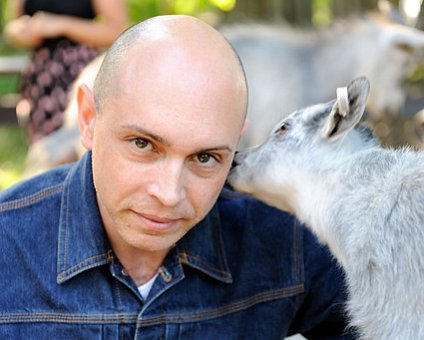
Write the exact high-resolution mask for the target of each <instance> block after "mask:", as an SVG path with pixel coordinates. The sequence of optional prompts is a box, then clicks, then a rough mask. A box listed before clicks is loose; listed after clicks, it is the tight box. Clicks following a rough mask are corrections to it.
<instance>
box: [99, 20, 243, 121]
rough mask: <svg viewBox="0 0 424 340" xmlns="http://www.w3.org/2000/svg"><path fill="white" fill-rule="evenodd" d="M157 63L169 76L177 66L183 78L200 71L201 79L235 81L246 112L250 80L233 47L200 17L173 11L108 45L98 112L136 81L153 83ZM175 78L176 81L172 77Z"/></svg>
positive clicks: (100, 74) (138, 25) (102, 71)
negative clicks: (152, 72)
mask: <svg viewBox="0 0 424 340" xmlns="http://www.w3.org/2000/svg"><path fill="white" fill-rule="evenodd" d="M155 67H157V68H158V69H163V72H162V73H164V76H166V72H167V71H168V73H169V74H170V73H173V72H172V68H174V69H176V71H179V72H180V73H181V75H182V77H183V78H184V74H187V75H189V74H190V75H191V74H194V73H197V74H198V77H203V78H210V80H211V81H217V82H219V79H221V80H223V78H226V79H225V80H226V81H227V82H228V81H229V80H230V79H231V81H232V83H233V86H234V87H235V88H236V89H237V88H238V90H239V94H240V96H241V98H240V100H241V101H242V102H244V112H245V111H246V105H247V83H246V78H245V74H244V71H243V67H242V64H241V62H240V59H239V57H238V55H237V53H236V52H235V50H234V49H233V48H232V46H231V45H230V44H229V43H228V42H227V41H226V39H225V38H224V37H223V36H222V35H221V34H220V33H219V32H218V31H216V30H215V29H214V28H212V27H211V26H209V25H207V24H206V23H204V22H203V21H201V20H199V19H197V18H195V17H191V16H183V15H170V16H158V17H153V18H151V19H148V20H146V21H143V22H141V23H139V24H137V25H134V26H132V27H130V28H129V29H128V30H126V31H125V32H124V33H122V34H121V36H120V37H119V38H118V39H117V40H116V41H115V43H114V44H113V45H112V46H111V47H110V48H109V50H108V52H107V54H106V56H105V59H104V61H103V64H102V66H101V68H100V70H99V73H98V75H97V78H96V80H95V83H94V91H93V92H94V96H95V101H96V108H97V111H98V113H100V112H102V110H103V108H104V106H105V105H106V103H107V101H108V99H109V98H114V97H116V96H119V95H120V94H121V93H122V92H125V90H126V89H127V90H131V89H133V87H132V85H133V84H134V83H135V82H137V81H149V76H148V74H149V73H150V70H152V69H154V68H155ZM184 72H186V73H184ZM157 74H158V72H156V73H155V75H156V77H157ZM144 76H146V78H145V79H144ZM215 78H216V79H215ZM182 80H184V79H182ZM170 81H173V80H172V77H171V75H170ZM223 81H224V80H223ZM217 86H219V84H217ZM236 92H237V91H236ZM134 95H136V93H134Z"/></svg>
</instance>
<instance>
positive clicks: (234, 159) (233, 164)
mask: <svg viewBox="0 0 424 340" xmlns="http://www.w3.org/2000/svg"><path fill="white" fill-rule="evenodd" d="M237 154H238V151H236V153H235V154H234V158H233V162H232V163H231V169H233V168H235V167H236V166H237V165H239V163H237V161H236V156H237Z"/></svg>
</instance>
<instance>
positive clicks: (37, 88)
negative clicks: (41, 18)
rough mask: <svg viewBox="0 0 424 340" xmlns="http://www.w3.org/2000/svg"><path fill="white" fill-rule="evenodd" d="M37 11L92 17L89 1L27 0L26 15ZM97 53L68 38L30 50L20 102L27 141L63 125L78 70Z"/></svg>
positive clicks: (47, 41)
mask: <svg viewBox="0 0 424 340" xmlns="http://www.w3.org/2000/svg"><path fill="white" fill-rule="evenodd" d="M37 11H46V12H51V13H55V14H66V15H72V16H78V17H81V18H94V17H95V13H94V11H93V8H92V4H91V0H72V1H58V0H26V1H25V2H24V12H25V14H28V15H32V14H34V13H35V12H37ZM97 55H98V50H97V49H96V48H94V47H91V46H88V45H84V44H80V43H77V42H74V41H72V40H69V39H67V38H58V39H49V40H45V41H44V42H43V43H42V44H41V45H40V46H38V47H37V48H35V49H34V50H33V51H32V52H31V61H30V64H29V65H28V67H27V68H26V69H25V70H24V71H23V74H22V78H21V94H22V101H23V102H24V103H25V104H24V105H20V106H21V107H25V108H26V110H27V112H26V113H25V114H26V115H27V116H28V120H27V123H26V124H27V131H28V137H29V143H33V142H35V141H37V140H39V139H41V138H42V137H44V136H46V135H48V134H50V133H51V132H53V131H55V130H57V129H58V128H60V127H61V126H62V122H63V118H64V117H63V111H64V109H65V107H66V105H67V102H68V94H69V92H70V89H71V86H72V83H73V81H74V80H75V78H76V77H77V76H78V74H79V72H80V71H81V70H82V69H83V68H84V66H85V65H87V64H88V63H89V62H90V61H91V60H93V59H94V58H95V57H96V56H97Z"/></svg>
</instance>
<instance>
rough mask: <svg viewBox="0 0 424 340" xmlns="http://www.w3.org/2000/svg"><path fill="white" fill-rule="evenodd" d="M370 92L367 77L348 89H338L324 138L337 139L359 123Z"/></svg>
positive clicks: (325, 124)
mask: <svg viewBox="0 0 424 340" xmlns="http://www.w3.org/2000/svg"><path fill="white" fill-rule="evenodd" d="M369 90H370V85H369V81H368V79H367V78H365V77H360V78H356V79H354V80H352V81H351V82H350V83H349V84H348V86H347V87H345V88H340V89H338V91H337V99H336V102H335V103H334V105H333V108H332V109H331V112H330V115H329V116H328V118H327V120H326V121H325V123H324V128H323V131H322V135H323V137H324V138H326V139H331V140H333V139H337V138H339V137H341V136H343V135H344V134H345V133H347V132H348V131H349V130H350V129H351V128H353V127H354V126H355V125H356V124H358V123H359V121H360V120H361V117H362V115H363V114H364V111H365V104H366V102H367V98H368V93H369Z"/></svg>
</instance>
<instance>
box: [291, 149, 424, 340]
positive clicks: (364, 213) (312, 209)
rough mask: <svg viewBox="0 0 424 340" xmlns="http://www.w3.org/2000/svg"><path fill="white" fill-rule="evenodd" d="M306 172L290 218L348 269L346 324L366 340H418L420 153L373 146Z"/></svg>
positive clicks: (422, 254)
mask: <svg viewBox="0 0 424 340" xmlns="http://www.w3.org/2000/svg"><path fill="white" fill-rule="evenodd" d="M309 170H310V171H311V172H310V173H314V174H315V175H314V178H312V179H310V180H309V181H308V182H307V188H306V187H305V192H304V193H305V196H303V195H302V194H301V195H300V198H301V200H305V201H304V202H303V203H302V204H300V205H299V206H298V207H295V208H294V209H295V214H296V215H297V216H299V217H300V218H302V216H303V217H304V218H305V222H306V223H307V224H308V225H309V226H310V227H311V228H312V229H313V230H314V232H315V233H316V234H317V236H318V238H319V239H320V240H321V241H322V242H323V243H326V244H328V246H329V247H330V249H331V251H332V253H333V254H334V255H335V257H336V258H337V259H338V260H339V261H340V263H341V264H342V265H343V267H344V268H345V269H346V272H347V280H348V286H349V292H350V301H349V306H348V308H349V310H350V313H351V315H352V316H353V320H352V324H354V325H357V326H359V328H360V329H362V330H363V332H364V334H366V337H364V338H369V339H411V340H412V339H424V290H423V286H424V154H422V153H415V152H412V151H410V150H403V151H388V150H383V149H375V150H369V151H366V152H363V153H359V154H356V155H355V156H352V157H351V158H350V159H343V160H340V163H339V165H337V164H336V165H335V166H334V169H326V170H324V171H320V169H315V171H314V170H313V169H309ZM300 178H302V176H301V175H300ZM313 183H315V188H313V187H312V186H313V185H314V184H313ZM325 188H327V189H325ZM328 188H331V189H330V190H328ZM311 191H312V195H311ZM301 192H302V188H300V193H301ZM312 197H313V198H312ZM308 200H312V201H311V202H308ZM305 207H308V208H307V210H308V211H304V209H305Z"/></svg>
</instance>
